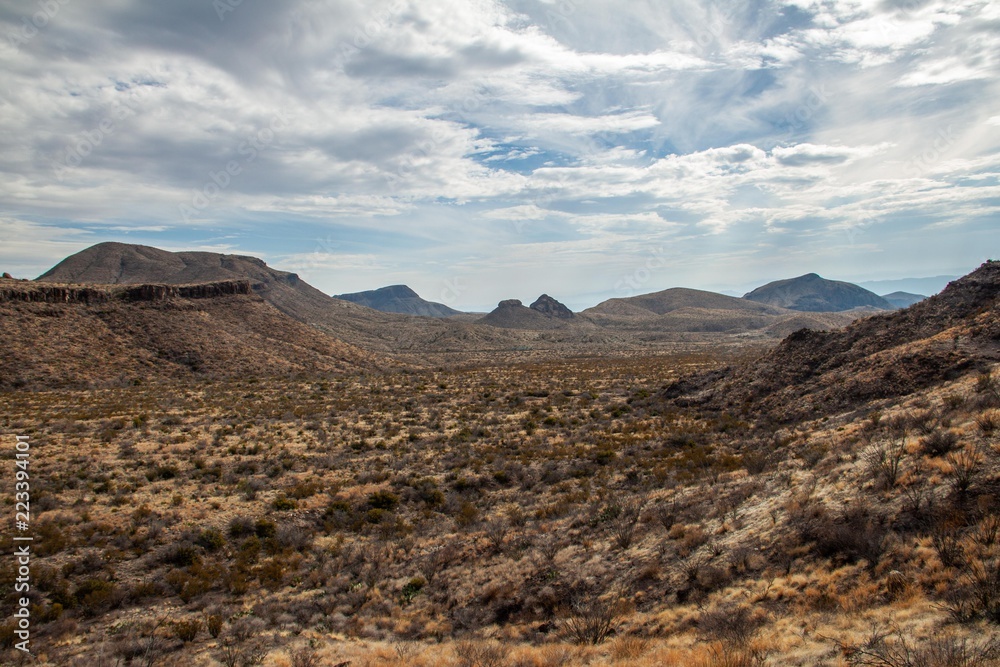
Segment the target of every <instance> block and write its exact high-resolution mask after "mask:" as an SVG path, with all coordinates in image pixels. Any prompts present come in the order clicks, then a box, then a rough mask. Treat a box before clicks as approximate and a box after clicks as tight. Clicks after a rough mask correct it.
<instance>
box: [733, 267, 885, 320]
mask: <svg viewBox="0 0 1000 667" xmlns="http://www.w3.org/2000/svg"><path fill="white" fill-rule="evenodd" d="M743 298H744V299H747V300H748V301H756V302H757V303H765V304H768V305H771V306H779V307H781V308H788V309H789V310H799V311H804V312H810V313H829V312H842V311H845V310H851V309H853V308H865V307H868V308H876V309H880V310H892V304H890V303H889V302H888V301H886V300H885V299H883V298H882V297H880V296H879V295H878V294H875V293H874V292H869V291H868V290H866V289H864V288H863V287H858V286H857V285H853V284H851V283H845V282H840V281H837V280H826V279H825V278H821V277H820V276H818V275H816V274H815V273H807V274H806V275H804V276H799V277H798V278H790V279H788V280H777V281H775V282H772V283H768V284H767V285H764V286H762V287H758V288H757V289H755V290H753V291H752V292H749V293H747V294H745V295H744V296H743Z"/></svg>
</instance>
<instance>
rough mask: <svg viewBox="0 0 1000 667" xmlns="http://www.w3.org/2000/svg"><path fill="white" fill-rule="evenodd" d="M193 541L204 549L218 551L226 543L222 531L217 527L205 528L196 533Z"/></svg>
mask: <svg viewBox="0 0 1000 667" xmlns="http://www.w3.org/2000/svg"><path fill="white" fill-rule="evenodd" d="M194 543H195V544H197V545H198V546H199V547H201V548H202V549H204V550H205V551H218V550H219V549H221V548H222V547H224V546H225V545H226V538H225V537H223V536H222V532H221V531H219V530H218V529H216V528H206V529H205V530H203V531H201V533H199V534H198V537H197V539H195V541H194Z"/></svg>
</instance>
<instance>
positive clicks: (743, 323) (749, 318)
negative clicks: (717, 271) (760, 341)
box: [581, 288, 858, 337]
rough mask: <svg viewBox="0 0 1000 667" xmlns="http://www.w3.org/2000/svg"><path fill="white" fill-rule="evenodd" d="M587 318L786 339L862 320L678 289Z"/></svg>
mask: <svg viewBox="0 0 1000 667" xmlns="http://www.w3.org/2000/svg"><path fill="white" fill-rule="evenodd" d="M581 316H583V317H586V318H588V319H589V320H591V321H593V322H595V323H597V324H599V325H600V326H602V327H608V328H616V329H619V330H623V331H632V332H642V333H643V335H651V334H653V333H654V332H656V333H679V332H703V333H709V332H711V333H728V334H741V335H742V334H749V333H754V334H756V335H759V336H762V337H782V336H783V335H787V334H788V333H790V332H791V331H794V330H797V329H801V328H803V327H805V328H809V329H834V328H838V327H842V326H846V325H847V324H849V323H850V322H852V321H854V319H855V318H856V317H857V316H858V315H857V314H848V313H801V312H797V311H793V310H788V309H785V308H779V307H776V306H771V305H767V304H761V303H755V302H753V301H748V300H746V299H740V298H737V297H731V296H726V295H724V294H716V293H715V292H706V291H703V290H694V289H686V288H672V289H667V290H663V291H661V292H654V293H652V294H643V295H640V296H634V297H628V298H617V299H609V300H607V301H604V302H603V303H600V304H598V305H596V306H594V307H593V308H588V309H587V310H585V311H583V312H582V313H581Z"/></svg>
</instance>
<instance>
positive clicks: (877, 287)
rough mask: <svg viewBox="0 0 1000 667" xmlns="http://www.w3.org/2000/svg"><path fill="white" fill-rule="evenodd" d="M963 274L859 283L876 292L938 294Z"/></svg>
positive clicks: (860, 285)
mask: <svg viewBox="0 0 1000 667" xmlns="http://www.w3.org/2000/svg"><path fill="white" fill-rule="evenodd" d="M960 277H961V276H950V275H943V276H931V277H928V278H897V279H895V280H865V281H860V282H858V283H857V285H858V286H859V287H864V288H865V289H866V290H869V291H871V292H875V293H876V294H888V293H889V292H910V293H911V294H937V293H938V292H940V291H941V290H943V289H944V288H945V286H946V285H947V284H948V283H950V282H952V281H953V280H958V279H959V278H960Z"/></svg>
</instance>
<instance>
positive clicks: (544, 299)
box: [528, 294, 573, 320]
mask: <svg viewBox="0 0 1000 667" xmlns="http://www.w3.org/2000/svg"><path fill="white" fill-rule="evenodd" d="M528 307H529V308H531V309H532V310H537V311H538V312H540V313H541V314H542V315H548V316H549V317H557V318H559V319H561V320H569V319H572V318H573V311H572V310H570V309H569V308H567V307H566V306H564V305H563V304H561V303H559V302H558V301H556V300H555V299H553V298H552V297H551V296H549V295H548V294H543V295H541V296H540V297H538V298H537V299H535V302H534V303H533V304H531V305H530V306H528Z"/></svg>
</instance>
